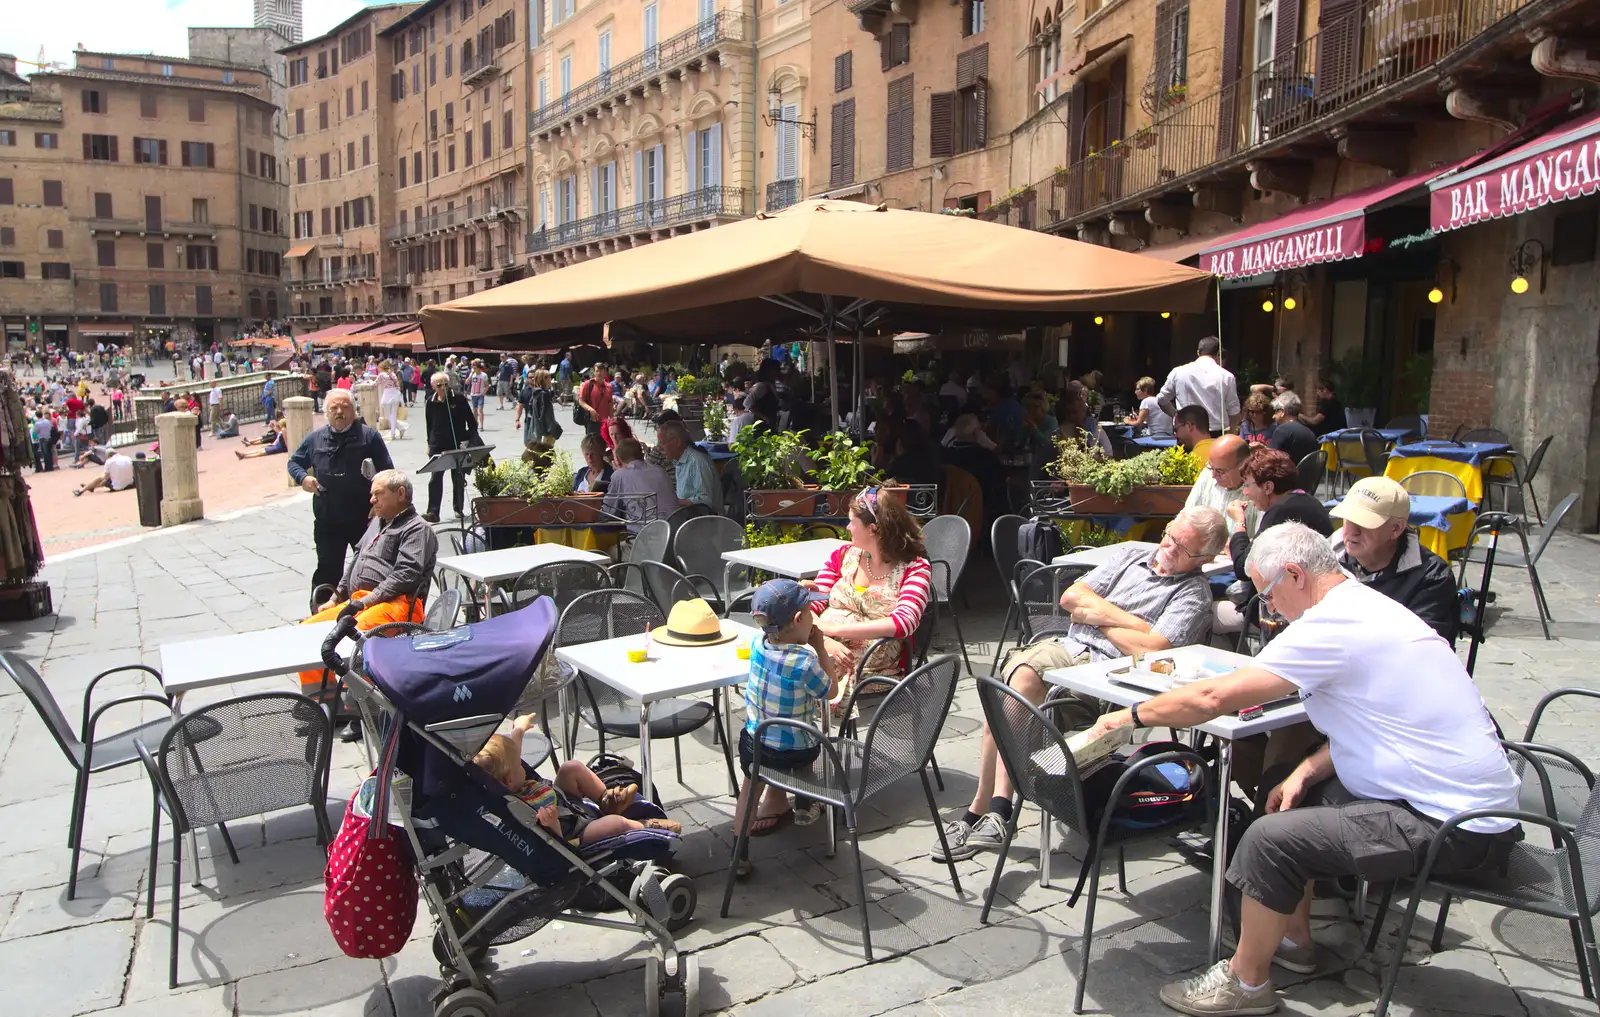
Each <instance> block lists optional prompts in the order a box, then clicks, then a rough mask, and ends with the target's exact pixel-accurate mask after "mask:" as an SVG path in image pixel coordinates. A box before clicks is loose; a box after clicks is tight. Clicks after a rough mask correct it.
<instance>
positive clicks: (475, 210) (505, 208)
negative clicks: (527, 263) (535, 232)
mask: <svg viewBox="0 0 1600 1017" xmlns="http://www.w3.org/2000/svg"><path fill="white" fill-rule="evenodd" d="M527 207H528V206H527V205H525V204H522V203H521V202H511V203H507V204H500V203H493V204H489V205H478V206H474V207H472V208H466V207H461V208H448V209H445V210H444V211H443V212H435V213H434V214H432V215H424V216H419V217H418V218H416V219H412V220H409V221H407V222H402V223H397V224H396V225H394V226H390V227H388V228H387V229H385V230H384V231H383V239H385V240H387V241H388V242H389V243H390V244H391V245H399V244H402V243H404V242H405V241H408V240H413V239H417V238H421V237H430V236H439V235H441V234H444V233H449V232H450V231H451V230H456V229H464V228H466V227H468V226H478V225H482V224H484V223H489V222H493V221H494V220H496V219H498V218H500V217H501V216H505V215H517V216H520V215H522V214H523V213H524V212H526V211H527Z"/></svg>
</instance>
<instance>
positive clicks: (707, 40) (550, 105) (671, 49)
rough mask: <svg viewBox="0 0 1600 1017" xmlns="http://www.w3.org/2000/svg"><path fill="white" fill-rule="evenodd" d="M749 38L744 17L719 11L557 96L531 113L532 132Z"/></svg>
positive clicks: (731, 12) (530, 129) (529, 124)
mask: <svg viewBox="0 0 1600 1017" xmlns="http://www.w3.org/2000/svg"><path fill="white" fill-rule="evenodd" d="M748 38H749V29H748V28H747V27H746V25H745V18H744V15H743V14H740V13H739V12H737V11H718V12H717V13H716V14H715V15H713V16H712V17H709V18H707V19H705V20H704V21H701V22H700V23H699V24H697V25H695V26H694V27H692V28H688V29H686V30H684V31H682V32H679V33H678V34H677V35H674V36H672V37H671V38H670V39H666V40H664V41H662V42H660V43H657V44H656V45H654V46H651V47H649V48H648V49H646V50H644V51H643V52H641V53H639V54H637V55H635V56H632V57H629V58H628V59H626V60H624V61H622V62H621V63H620V64H613V65H611V67H610V68H608V69H606V70H604V71H601V72H600V73H599V74H597V75H595V76H594V77H592V78H590V79H589V80H588V81H585V82H583V83H582V84H580V85H579V86H578V87H576V88H574V89H572V90H571V91H570V92H568V93H567V94H566V95H562V96H557V97H556V98H554V99H552V100H550V101H549V102H547V103H545V104H544V105H542V106H540V107H539V108H538V109H535V110H531V111H530V112H529V113H528V130H529V131H530V132H532V131H537V130H539V129H540V128H541V127H545V126H547V125H549V124H553V123H557V122H559V121H561V120H563V119H565V118H567V117H569V116H576V115H577V114H580V113H585V112H587V111H588V110H589V109H591V108H593V107H594V106H595V105H597V104H598V103H599V102H600V101H601V100H603V99H606V98H609V97H611V96H613V95H617V94H618V93H621V92H626V91H628V90H629V89H631V88H633V87H634V86H635V85H639V84H641V83H643V82H645V81H648V80H650V79H651V78H653V77H656V76H657V75H660V74H662V73H664V72H666V71H670V70H672V69H673V68H676V67H681V66H683V65H684V64H686V63H688V62H689V61H691V60H693V59H694V58H696V57H698V56H701V55H703V54H705V53H707V52H709V51H711V50H714V49H716V48H717V47H718V46H720V45H722V44H723V43H727V42H744V41H746V40H747V39H748Z"/></svg>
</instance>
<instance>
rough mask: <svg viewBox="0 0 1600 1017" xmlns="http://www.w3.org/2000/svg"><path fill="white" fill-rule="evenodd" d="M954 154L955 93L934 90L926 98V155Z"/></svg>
mask: <svg viewBox="0 0 1600 1017" xmlns="http://www.w3.org/2000/svg"><path fill="white" fill-rule="evenodd" d="M955 154H956V93H954V92H935V93H933V95H932V96H931V97H930V98H929V100H928V156H929V158H932V159H944V158H948V157H949V156H952V155H955Z"/></svg>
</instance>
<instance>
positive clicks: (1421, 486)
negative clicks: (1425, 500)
mask: <svg viewBox="0 0 1600 1017" xmlns="http://www.w3.org/2000/svg"><path fill="white" fill-rule="evenodd" d="M1400 486H1401V487H1403V488H1405V489H1406V493H1407V494H1420V495H1423V496H1424V497H1445V498H1465V497H1466V496H1467V488H1466V485H1464V484H1462V483H1461V478H1460V477H1458V476H1456V475H1455V474H1453V473H1446V472H1444V471H1443V470H1418V471H1417V472H1415V473H1411V474H1407V475H1406V476H1405V477H1403V478H1402V479H1401V481H1400Z"/></svg>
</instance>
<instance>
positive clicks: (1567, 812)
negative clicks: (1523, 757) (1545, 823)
mask: <svg viewBox="0 0 1600 1017" xmlns="http://www.w3.org/2000/svg"><path fill="white" fill-rule="evenodd" d="M1568 698H1572V699H1583V700H1595V701H1596V702H1595V704H1594V705H1595V706H1596V708H1600V691H1596V690H1594V689H1580V688H1565V689H1556V690H1555V691H1554V692H1548V693H1546V694H1545V695H1544V697H1543V698H1541V699H1540V700H1539V702H1538V703H1537V704H1535V705H1534V708H1533V713H1532V715H1530V716H1529V718H1528V727H1527V729H1526V730H1525V731H1524V732H1523V734H1522V744H1524V745H1527V746H1529V747H1533V748H1538V749H1540V750H1541V751H1544V752H1545V753H1546V755H1547V756H1548V757H1549V758H1545V759H1544V760H1543V762H1544V765H1545V769H1546V771H1547V773H1546V774H1544V775H1542V776H1545V777H1546V778H1547V780H1548V782H1549V784H1550V792H1551V802H1550V805H1551V806H1552V809H1551V810H1550V812H1549V814H1550V815H1552V816H1554V817H1555V818H1557V819H1559V820H1561V821H1562V822H1563V823H1566V824H1567V825H1568V826H1572V825H1574V824H1575V823H1576V822H1577V818H1578V815H1579V813H1580V812H1581V811H1582V808H1583V803H1584V802H1585V801H1587V800H1588V790H1589V788H1591V787H1593V786H1594V774H1593V772H1592V771H1591V769H1590V767H1589V765H1588V764H1587V763H1584V762H1583V761H1582V760H1580V759H1578V758H1577V757H1576V756H1575V755H1573V754H1572V753H1571V752H1569V751H1567V750H1565V749H1560V748H1556V747H1555V746H1554V745H1552V744H1551V742H1550V740H1549V739H1548V738H1545V739H1541V738H1540V737H1539V724H1540V722H1542V721H1543V720H1544V718H1545V714H1546V713H1548V712H1549V709H1550V707H1551V705H1552V704H1554V703H1556V702H1558V701H1559V700H1562V699H1568ZM1597 720H1600V717H1595V716H1594V715H1592V714H1590V715H1589V716H1587V717H1585V718H1584V723H1585V724H1586V725H1593V724H1594V723H1595V722H1596V721H1597ZM1511 762H1512V764H1513V766H1515V765H1516V764H1517V762H1518V761H1517V760H1516V759H1513V760H1512V761H1511ZM1519 775H1520V771H1519ZM1526 800H1527V796H1526V795H1524V801H1526ZM1524 807H1526V806H1524Z"/></svg>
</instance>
